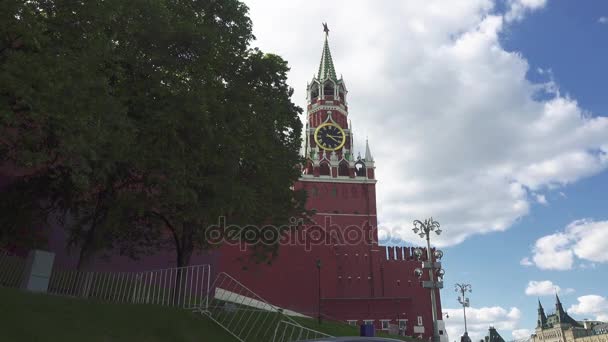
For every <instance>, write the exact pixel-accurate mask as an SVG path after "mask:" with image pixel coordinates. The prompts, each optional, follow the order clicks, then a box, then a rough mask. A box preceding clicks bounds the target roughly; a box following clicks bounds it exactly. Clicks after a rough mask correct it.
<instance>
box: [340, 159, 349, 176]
mask: <svg viewBox="0 0 608 342" xmlns="http://www.w3.org/2000/svg"><path fill="white" fill-rule="evenodd" d="M338 176H348V163H347V162H345V161H342V162H341V163H340V165H339V166H338Z"/></svg>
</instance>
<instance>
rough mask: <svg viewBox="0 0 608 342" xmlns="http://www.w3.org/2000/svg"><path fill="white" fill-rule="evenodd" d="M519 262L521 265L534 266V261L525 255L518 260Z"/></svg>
mask: <svg viewBox="0 0 608 342" xmlns="http://www.w3.org/2000/svg"><path fill="white" fill-rule="evenodd" d="M519 264H520V265H522V266H534V263H533V262H532V261H530V258H528V257H525V258H523V259H521V260H520V261H519Z"/></svg>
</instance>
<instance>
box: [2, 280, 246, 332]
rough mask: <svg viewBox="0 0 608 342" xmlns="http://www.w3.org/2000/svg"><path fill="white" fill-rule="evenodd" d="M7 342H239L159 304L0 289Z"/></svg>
mask: <svg viewBox="0 0 608 342" xmlns="http://www.w3.org/2000/svg"><path fill="white" fill-rule="evenodd" d="M0 322H1V323H0V327H1V328H0V340H1V341H3V342H29V341H58V342H72V341H74V342H76V341H78V342H84V341H87V342H88V341H91V342H102V341H103V342H110V341H112V342H113V341H121V342H122V341H124V342H127V341H128V342H138V341H142V342H143V341H146V342H157V341H158V342H160V341H163V342H166V341H188V342H189V341H193V342H194V341H197V342H200V341H210V342H235V341H236V339H235V338H234V337H232V336H231V335H230V334H228V333H227V332H225V331H224V330H223V329H222V328H221V327H219V326H217V325H216V324H215V323H213V322H212V321H211V320H209V319H208V318H204V317H202V316H199V315H195V314H193V313H191V312H188V311H185V310H181V309H174V308H166V307H160V306H155V305H143V304H141V305H136V304H106V303H99V302H94V301H87V300H82V299H73V298H65V297H57V296H49V295H42V294H30V293H26V292H23V291H20V290H15V289H7V288H1V287H0Z"/></svg>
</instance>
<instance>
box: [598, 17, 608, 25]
mask: <svg viewBox="0 0 608 342" xmlns="http://www.w3.org/2000/svg"><path fill="white" fill-rule="evenodd" d="M597 22H598V23H600V24H608V17H600V18H599V19H598V20H597Z"/></svg>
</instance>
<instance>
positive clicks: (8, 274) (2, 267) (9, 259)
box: [0, 250, 25, 287]
mask: <svg viewBox="0 0 608 342" xmlns="http://www.w3.org/2000/svg"><path fill="white" fill-rule="evenodd" d="M24 270H25V259H23V258H21V257H18V256H15V255H12V254H10V253H8V252H6V251H1V250H0V286H4V287H19V286H20V285H21V279H22V278H23V271H24Z"/></svg>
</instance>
